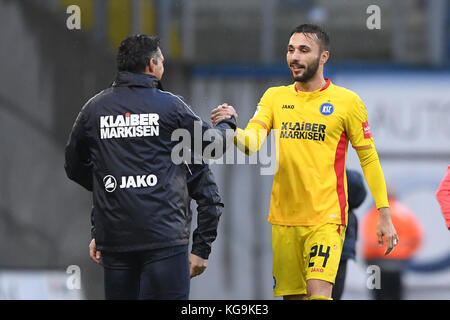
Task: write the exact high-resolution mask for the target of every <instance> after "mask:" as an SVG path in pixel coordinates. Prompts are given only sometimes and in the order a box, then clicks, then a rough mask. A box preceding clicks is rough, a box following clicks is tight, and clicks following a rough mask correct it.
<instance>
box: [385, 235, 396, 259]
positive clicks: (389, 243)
mask: <svg viewBox="0 0 450 320" xmlns="http://www.w3.org/2000/svg"><path fill="white" fill-rule="evenodd" d="M392 249H394V236H389V237H386V251H385V252H384V255H388V254H389V253H391V251H392Z"/></svg>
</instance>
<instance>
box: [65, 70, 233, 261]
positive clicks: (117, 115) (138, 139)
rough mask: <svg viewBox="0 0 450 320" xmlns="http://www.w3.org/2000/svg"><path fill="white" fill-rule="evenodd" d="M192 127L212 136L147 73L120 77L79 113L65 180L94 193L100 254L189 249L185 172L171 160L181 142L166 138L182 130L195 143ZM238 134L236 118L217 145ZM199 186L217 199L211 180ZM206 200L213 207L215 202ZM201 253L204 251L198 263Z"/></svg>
mask: <svg viewBox="0 0 450 320" xmlns="http://www.w3.org/2000/svg"><path fill="white" fill-rule="evenodd" d="M199 124H200V125H199ZM196 125H197V126H198V127H199V128H201V130H200V134H201V133H203V132H205V131H206V130H208V129H211V126H210V125H209V124H207V123H205V122H203V121H201V119H200V118H199V117H198V116H197V115H195V114H194V113H193V112H192V110H191V109H190V108H189V106H187V105H186V104H185V103H184V102H183V101H182V99H181V98H180V97H178V96H176V95H173V94H171V93H170V92H167V91H163V90H161V85H160V82H159V81H158V80H157V79H156V78H155V77H153V76H150V75H144V74H135V73H130V72H119V73H118V75H117V77H116V80H115V81H114V83H113V85H112V87H110V88H108V89H106V90H104V91H102V92H100V93H99V94H97V95H96V96H94V97H93V98H91V99H90V100H89V101H88V102H87V103H86V105H85V106H84V107H83V108H82V110H81V112H80V113H79V115H78V117H77V119H76V121H75V124H74V126H73V128H72V132H71V134H70V137H69V141H68V143H67V146H66V149H65V156H66V163H65V169H66V173H67V176H68V177H69V178H70V179H72V180H74V181H75V182H77V183H79V184H80V185H82V186H83V187H85V188H86V189H88V190H90V191H92V192H93V206H94V208H95V210H94V220H95V240H96V244H97V249H98V250H103V251H116V252H120V251H122V252H125V251H135V250H146V249H155V248H162V247H170V246H176V245H181V244H187V243H188V241H189V231H190V230H189V222H190V212H189V203H190V196H189V191H188V185H187V183H188V181H187V175H188V174H190V172H189V169H190V168H188V166H187V165H186V164H184V163H181V164H175V163H174V162H173V161H172V157H171V153H172V150H173V149H174V147H175V146H176V145H177V144H179V142H178V141H171V137H172V133H173V132H174V130H176V129H179V128H182V129H186V130H187V132H189V133H190V136H191V137H192V138H194V136H196V139H198V138H199V137H198V134H199V133H198V129H197V128H196ZM235 128H236V122H235V119H234V118H232V119H230V120H225V121H222V122H221V123H219V124H218V125H217V126H216V127H215V129H214V130H215V133H217V135H215V136H216V141H217V140H221V139H222V140H225V135H226V133H225V130H226V129H233V130H234V129H235ZM196 131H197V132H196ZM208 143H210V142H203V144H202V148H205V147H206V146H207V145H208ZM223 146H224V150H225V143H223ZM190 170H191V171H192V169H190ZM194 171H195V170H194ZM209 178H211V179H212V176H210V177H209ZM212 182H214V181H213V180H212ZM208 185H209V186H208ZM213 185H214V186H213ZM202 187H205V188H207V189H205V190H200V192H204V193H207V192H209V193H210V194H213V195H214V194H216V192H217V188H216V186H215V184H214V183H212V184H211V181H209V182H207V183H206V185H205V186H202ZM198 192H199V191H197V193H198ZM210 198H214V197H210ZM211 201H212V202H214V203H211V205H212V206H214V205H217V203H220V200H218V199H215V200H211ZM216 210H217V209H216ZM214 215H215V216H217V213H214ZM203 216H204V215H203ZM200 218H201V217H200ZM215 219H216V220H217V219H218V217H216V218H215ZM206 220H207V221H208V219H206ZM213 220H214V219H213ZM211 221H212V220H211ZM216 227H217V225H216ZM202 228H203V229H206V230H210V229H211V227H208V226H206V227H205V226H202ZM202 228H200V230H199V229H197V230H198V231H197V232H199V233H200V235H198V234H197V239H201V238H202V235H201V232H202V231H201V230H202ZM206 238H208V237H207V236H205V239H206ZM194 243H195V240H194ZM204 250H205V247H204V246H203V249H202V250H200V251H203V256H204V253H205V252H204Z"/></svg>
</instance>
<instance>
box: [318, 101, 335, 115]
mask: <svg viewBox="0 0 450 320" xmlns="http://www.w3.org/2000/svg"><path fill="white" fill-rule="evenodd" d="M319 110H320V113H321V114H323V115H324V116H329V115H330V114H332V113H333V111H334V106H333V105H332V104H331V103H329V102H326V103H324V104H322V105H321V106H320V109H319Z"/></svg>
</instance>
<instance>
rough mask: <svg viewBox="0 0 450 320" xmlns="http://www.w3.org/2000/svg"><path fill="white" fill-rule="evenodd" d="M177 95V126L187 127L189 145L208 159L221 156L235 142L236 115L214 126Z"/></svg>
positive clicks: (180, 127) (196, 152)
mask: <svg viewBox="0 0 450 320" xmlns="http://www.w3.org/2000/svg"><path fill="white" fill-rule="evenodd" d="M175 97H176V98H177V100H176V101H175V103H176V108H175V110H176V119H177V120H176V128H179V129H186V130H187V132H189V134H190V138H191V139H189V141H188V142H189V145H188V146H187V147H188V148H189V149H191V150H192V151H193V152H194V153H195V154H197V155H199V154H201V155H203V157H204V158H207V159H218V158H221V157H222V156H223V155H224V154H225V152H226V150H227V148H228V147H229V146H231V145H232V144H233V137H234V131H235V130H236V127H237V124H236V119H235V117H234V116H233V117H232V118H231V119H226V120H223V121H221V122H219V123H218V124H217V125H216V126H215V127H212V126H211V125H210V124H209V123H207V122H205V121H203V120H202V119H201V118H200V117H199V116H198V115H196V114H195V113H194V112H193V111H192V109H191V108H190V107H189V106H188V105H187V104H186V103H185V102H184V101H183V100H182V99H181V98H180V97H178V96H175ZM200 142H201V143H200ZM216 151H218V152H216Z"/></svg>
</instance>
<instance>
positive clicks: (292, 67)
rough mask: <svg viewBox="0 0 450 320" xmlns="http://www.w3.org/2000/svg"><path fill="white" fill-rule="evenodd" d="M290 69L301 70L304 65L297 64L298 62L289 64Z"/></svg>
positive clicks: (303, 68)
mask: <svg viewBox="0 0 450 320" xmlns="http://www.w3.org/2000/svg"><path fill="white" fill-rule="evenodd" d="M291 70H292V71H294V72H302V71H304V70H305V66H302V65H298V64H291Z"/></svg>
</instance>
